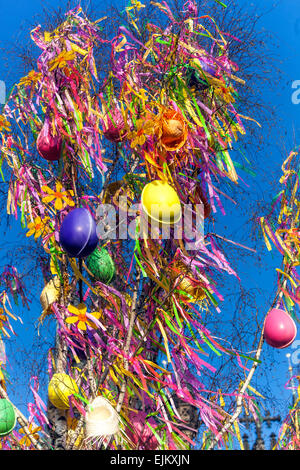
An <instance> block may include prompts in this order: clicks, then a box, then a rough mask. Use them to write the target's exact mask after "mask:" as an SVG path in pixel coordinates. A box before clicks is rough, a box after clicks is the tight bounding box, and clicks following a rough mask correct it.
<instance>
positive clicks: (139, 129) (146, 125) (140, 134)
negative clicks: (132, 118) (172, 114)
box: [128, 119, 154, 148]
mask: <svg viewBox="0 0 300 470" xmlns="http://www.w3.org/2000/svg"><path fill="white" fill-rule="evenodd" d="M153 133H154V122H153V121H151V120H145V119H137V120H136V130H135V131H133V132H129V133H128V138H129V139H132V142H131V144H130V146H131V148H134V147H136V146H137V145H144V143H145V142H146V135H152V134H153Z"/></svg>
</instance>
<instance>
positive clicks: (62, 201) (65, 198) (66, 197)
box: [42, 181, 75, 211]
mask: <svg viewBox="0 0 300 470" xmlns="http://www.w3.org/2000/svg"><path fill="white" fill-rule="evenodd" d="M62 189H63V187H62V184H61V183H60V182H59V181H58V182H57V183H56V189H55V191H54V190H53V189H51V188H49V187H48V186H42V190H43V191H44V193H46V194H48V196H45V197H43V199H42V200H43V202H46V203H48V202H52V201H53V200H55V203H54V207H55V209H56V210H57V211H60V210H62V209H63V208H64V207H65V206H71V207H73V206H75V202H74V201H73V200H72V199H71V197H73V196H74V193H73V191H72V190H69V191H62Z"/></svg>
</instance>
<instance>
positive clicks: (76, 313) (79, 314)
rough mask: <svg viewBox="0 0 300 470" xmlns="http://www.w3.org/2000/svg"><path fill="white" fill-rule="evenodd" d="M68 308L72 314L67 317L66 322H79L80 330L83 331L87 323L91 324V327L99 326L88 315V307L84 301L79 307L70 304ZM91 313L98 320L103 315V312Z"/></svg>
mask: <svg viewBox="0 0 300 470" xmlns="http://www.w3.org/2000/svg"><path fill="white" fill-rule="evenodd" d="M68 310H69V312H70V313H71V314H72V316H70V317H67V318H66V320H65V321H66V323H69V324H72V323H77V327H78V328H79V330H83V331H86V325H89V326H90V327H91V328H97V326H96V325H95V323H93V321H92V320H90V319H89V318H88V317H87V307H86V305H85V304H84V303H81V304H79V305H77V307H75V306H74V305H69V306H68ZM90 315H92V316H93V317H95V318H96V319H97V320H98V319H99V318H100V316H101V312H93V313H91V314H90Z"/></svg>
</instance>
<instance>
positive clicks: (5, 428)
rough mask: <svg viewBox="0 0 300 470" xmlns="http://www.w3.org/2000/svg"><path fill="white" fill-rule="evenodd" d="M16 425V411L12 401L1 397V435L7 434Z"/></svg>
mask: <svg viewBox="0 0 300 470" xmlns="http://www.w3.org/2000/svg"><path fill="white" fill-rule="evenodd" d="M15 425H16V413H15V410H14V407H13V406H12V404H11V403H10V401H8V400H6V398H1V399H0V436H2V437H3V436H7V434H9V433H10V432H11V431H12V430H13V429H14V427H15Z"/></svg>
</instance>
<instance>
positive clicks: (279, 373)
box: [0, 0, 300, 435]
mask: <svg viewBox="0 0 300 470" xmlns="http://www.w3.org/2000/svg"><path fill="white" fill-rule="evenodd" d="M115 3H117V1H116V2H115ZM239 3H240V4H245V6H246V5H248V4H249V3H250V5H251V3H252V4H253V5H255V6H256V7H257V10H258V12H261V13H263V12H265V14H264V15H263V16H262V18H261V19H260V21H259V23H258V27H259V28H265V29H266V30H268V31H270V32H272V33H273V34H274V35H275V38H276V40H277V42H278V46H279V47H278V48H276V50H274V54H276V56H277V57H278V67H279V68H280V69H281V71H282V73H283V76H282V80H281V83H280V85H279V86H275V84H274V83H273V82H272V81H269V82H268V83H267V84H264V96H265V98H266V100H267V101H269V102H270V103H271V104H272V105H273V106H275V107H276V109H277V112H278V114H279V115H280V117H281V120H280V122H278V126H276V128H274V130H273V133H272V136H271V138H270V139H269V141H268V142H266V143H265V147H264V154H263V155H261V159H262V166H261V168H260V170H261V171H260V172H259V173H258V175H257V177H256V178H255V181H254V180H252V179H251V178H250V177H248V175H246V176H245V174H243V178H246V179H247V184H250V186H252V185H253V188H254V190H257V188H261V190H262V191H264V179H265V175H264V173H263V171H264V168H266V167H268V168H270V167H273V168H274V169H275V170H276V175H278V178H277V179H279V177H280V166H281V163H282V158H283V156H284V155H285V154H286V152H289V151H290V150H291V149H292V147H294V146H295V145H296V144H300V120H299V109H300V104H299V105H296V104H293V103H292V93H293V91H294V90H293V89H292V83H293V82H294V81H296V80H300V61H299V54H298V49H299V46H300V10H299V0H281V1H280V0H278V1H274V0H256V1H254V2H249V1H246V0H240V2H239ZM65 4H66V2H64V1H57V0H52V1H51V2H46V3H44V2H41V1H39V0H15V1H14V2H7V1H5V2H4V1H3V0H0V45H1V46H0V47H4V48H10V45H11V44H12V43H13V42H14V41H17V42H18V43H19V44H21V43H22V41H24V39H25V35H26V34H27V35H28V37H29V30H30V27H31V25H32V24H33V21H34V17H36V16H37V15H39V14H41V12H42V8H43V6H46V7H47V6H48V7H49V8H51V6H52V7H53V8H55V7H56V6H58V5H59V6H63V5H65ZM124 4H125V2H124V1H122V2H119V5H120V6H121V7H122V8H123V7H124ZM103 5H104V2H101V9H102V8H103ZM26 39H27V38H26ZM267 46H268V44H267ZM270 47H271V43H270ZM4 55H5V53H4ZM1 57H2V60H3V58H4V56H3V53H1ZM19 78H20V77H19V76H16V74H15V70H14V64H13V63H11V67H10V72H9V75H7V69H6V67H4V66H3V62H0V80H5V81H6V82H7V84H8V87H9V86H11V85H12V83H14V81H15V80H18V79H19ZM258 86H262V84H258ZM262 124H263V123H262ZM278 190H279V186H278ZM262 215H263V214H262ZM220 217H221V215H220ZM239 217H240V216H239ZM227 222H228V220H227ZM222 223H224V225H225V223H226V216H225V219H224V222H223V221H222V222H221V224H222ZM229 224H231V226H232V232H234V233H235V235H236V237H237V238H235V241H237V242H239V238H238V237H239V236H240V234H241V229H240V227H241V225H242V220H240V219H233V220H230V221H229ZM14 226H15V227H16V230H17V231H18V232H20V225H19V224H18V222H17V223H15V224H14ZM243 230H245V227H244V226H243ZM23 235H25V234H24V232H23ZM5 240H7V242H8V243H9V241H10V240H11V234H9V233H8V234H7V235H6V236H5ZM264 255H265V266H266V267H268V269H266V270H260V271H259V272H258V271H257V270H256V269H255V267H254V265H253V266H250V265H248V264H247V265H243V263H242V261H241V263H240V264H239V268H240V271H239V272H240V275H241V280H242V282H245V283H247V284H248V285H249V286H252V287H253V288H255V287H260V288H261V287H262V286H263V288H264V289H265V293H266V295H265V297H264V298H261V309H262V313H261V314H263V312H264V309H266V308H267V306H268V302H269V301H270V298H271V295H272V292H273V290H274V287H275V281H276V278H275V271H274V270H275V267H276V266H279V265H280V261H281V260H280V257H279V256H276V254H275V253H271V254H270V253H268V252H267V250H265V251H264ZM39 287H41V288H42V286H39ZM38 297H39V295H38V296H37V300H36V301H34V302H33V304H32V307H31V310H30V311H29V312H27V311H25V310H24V309H23V308H21V307H19V308H18V309H17V310H16V311H17V313H18V314H19V315H20V316H21V317H22V318H23V320H24V325H17V326H16V325H14V326H15V327H16V331H17V333H18V337H17V339H16V340H15V341H14V342H12V343H11V347H10V346H8V349H9V350H10V353H11V354H13V353H14V350H15V348H16V350H18V348H20V349H22V348H23V346H24V347H25V348H27V349H30V345H31V341H33V337H32V327H33V320H32V318H34V319H36V318H38V316H39V315H40V312H39V310H38V309H39V303H38ZM226 314H228V315H230V311H229V310H228V311H227V313H226ZM34 321H35V320H34ZM24 331H25V335H24ZM43 334H45V335H46V332H45V331H44V330H43ZM47 334H48V337H47V338H45V341H48V340H49V341H50V339H51V330H50V331H49V332H48V333H47ZM297 339H299V334H298V337H297ZM34 341H40V344H41V347H42V339H40V340H37V339H36V338H35V339H34ZM287 352H293V350H292V349H291V348H288V350H283V351H270V350H269V349H267V350H266V351H265V352H264V354H263V360H264V361H265V362H264V367H265V368H266V369H267V370H270V373H268V377H267V379H266V378H265V377H263V376H261V375H260V374H259V373H258V374H257V377H256V378H255V380H254V384H255V386H256V388H258V389H259V386H260V380H262V381H264V380H268V381H269V383H271V386H272V389H273V393H274V394H275V395H276V396H278V398H279V400H280V404H278V408H279V409H280V412H281V411H282V409H283V407H284V402H287V401H288V400H290V397H291V393H290V391H286V390H285V389H284V384H285V383H286V381H287V379H288V375H287V359H286V353H287ZM16 355H17V354H16ZM25 359H26V360H25ZM9 360H10V362H11V369H10V376H11V380H12V382H13V381H14V374H15V373H18V374H23V373H24V374H25V376H24V383H25V381H26V371H25V369H26V367H24V364H27V360H28V359H27V358H24V361H23V362H24V364H23V367H22V366H20V364H19V363H20V362H21V363H22V359H21V360H20V358H19V360H18V363H16V364H14V357H9ZM18 364H19V365H18ZM263 375H264V374H263ZM27 376H28V378H29V372H28V371H27ZM28 378H27V380H28ZM22 382H23V380H22ZM261 383H263V382H261ZM11 390H12V392H11V393H12V394H15V400H16V404H17V405H18V406H20V408H21V409H22V411H23V412H24V413H25V414H26V406H25V400H23V395H22V393H20V390H19V393H17V392H16V390H15V389H14V387H13V386H12V387H11ZM272 411H273V410H272ZM286 411H287V410H286ZM277 428H278V426H277V427H276V426H275V428H274V429H275V430H276V429H277ZM268 433H269V431H268ZM268 433H267V435H268Z"/></svg>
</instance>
